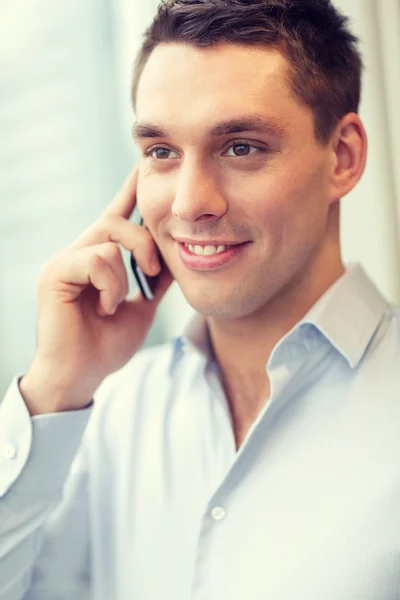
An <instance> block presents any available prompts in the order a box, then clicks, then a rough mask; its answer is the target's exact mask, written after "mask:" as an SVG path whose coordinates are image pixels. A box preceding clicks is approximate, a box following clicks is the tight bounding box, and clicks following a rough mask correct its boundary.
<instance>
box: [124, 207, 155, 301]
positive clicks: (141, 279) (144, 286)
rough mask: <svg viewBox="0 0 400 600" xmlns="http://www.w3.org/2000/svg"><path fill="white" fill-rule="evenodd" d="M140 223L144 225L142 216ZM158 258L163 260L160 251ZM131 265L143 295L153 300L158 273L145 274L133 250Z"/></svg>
mask: <svg viewBox="0 0 400 600" xmlns="http://www.w3.org/2000/svg"><path fill="white" fill-rule="evenodd" d="M139 224H140V225H143V218H142V217H140V221H139ZM158 259H159V260H160V262H161V255H160V253H158ZM161 266H162V262H161ZM131 267H132V272H133V275H134V277H135V279H136V283H137V284H138V286H139V289H140V291H141V293H142V295H143V297H144V298H145V299H146V300H153V298H154V292H155V290H156V287H157V280H158V277H159V276H158V275H155V276H149V275H145V274H144V273H143V271H142V269H141V268H140V267H139V265H138V264H137V262H136V260H135V257H134V256H133V252H131Z"/></svg>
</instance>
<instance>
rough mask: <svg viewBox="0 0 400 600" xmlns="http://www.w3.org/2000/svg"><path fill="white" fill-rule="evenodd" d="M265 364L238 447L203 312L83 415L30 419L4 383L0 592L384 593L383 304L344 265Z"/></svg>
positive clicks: (321, 597) (397, 551) (398, 424)
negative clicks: (263, 397)
mask: <svg viewBox="0 0 400 600" xmlns="http://www.w3.org/2000/svg"><path fill="white" fill-rule="evenodd" d="M238 344H240V340H238ZM266 369H267V371H268V374H269V376H270V380H271V383H272V388H271V396H270V399H269V400H268V402H266V404H265V406H264V408H263V409H262V410H261V412H260V414H259V416H258V417H257V419H256V421H255V422H254V424H253V425H252V427H251V429H250V430H249V432H248V435H247V437H246V439H245V441H244V442H243V444H242V446H241V447H240V449H239V451H236V447H235V439H234V433H233V428H232V421H231V416H230V412H229V409H228V404H227V401H226V398H225V396H224V393H223V390H222V387H221V384H220V379H219V377H218V369H217V365H216V364H215V363H214V362H213V360H212V358H211V355H210V353H209V347H208V338H207V335H206V329H205V327H204V322H203V321H202V319H201V318H197V319H196V320H195V321H194V322H193V323H192V324H191V326H190V327H189V328H188V330H187V331H186V333H185V335H184V336H182V337H180V338H178V339H177V340H176V341H175V342H174V343H173V344H166V345H163V346H161V347H156V348H151V349H146V350H143V351H142V352H139V353H138V354H137V355H136V356H135V357H134V358H133V359H132V360H131V361H130V362H129V363H128V365H127V366H125V367H124V368H123V369H122V370H121V371H120V372H118V373H116V374H114V375H112V376H111V377H109V378H108V379H107V380H106V381H105V382H104V384H103V385H102V386H101V388H100V389H99V392H98V394H97V395H96V398H95V405H94V409H93V408H92V409H91V408H89V409H86V410H82V411H75V412H69V413H61V414H54V415H41V416H35V417H33V418H30V416H29V414H28V412H27V410H26V408H25V404H24V402H23V400H22V398H21V396H20V394H19V391H18V386H17V379H15V380H14V381H13V383H12V385H11V387H10V388H9V391H8V393H7V395H6V397H5V398H4V400H3V402H2V404H1V406H0V456H1V458H0V557H1V558H0V599H1V600H20V599H21V598H24V599H26V600H28V599H29V600H39V599H40V600H83V599H87V598H89V597H90V598H94V599H95V600H128V599H129V600H161V599H162V600H247V599H251V600H266V599H271V600H303V599H304V600H398V599H399V598H400V376H399V373H400V312H399V310H398V309H397V308H395V307H393V306H391V305H390V304H388V302H387V301H386V300H385V299H384V298H383V297H382V295H381V294H380V293H379V291H378V290H377V289H376V287H375V286H374V285H373V284H372V282H371V281H370V280H369V278H368V277H367V275H366V274H365V273H364V271H363V269H362V268H361V267H360V266H359V265H356V266H353V267H352V268H350V269H349V270H348V272H347V273H345V274H344V275H343V276H342V277H341V278H340V279H339V280H338V281H337V282H335V284H334V285H333V286H332V287H331V288H330V289H329V290H328V291H327V292H326V293H325V294H324V296H323V297H322V298H320V300H319V301H318V302H317V303H316V304H315V305H314V307H313V308H312V309H311V310H310V311H309V313H308V314H307V315H306V316H305V317H304V318H303V319H302V320H301V321H300V322H299V323H298V324H297V325H296V326H295V327H294V328H293V329H292V330H291V331H290V332H289V333H288V334H287V335H286V336H285V337H284V338H283V339H282V340H280V342H279V343H278V344H277V345H276V347H275V348H274V350H273V352H272V355H271V357H270V360H269V362H268V364H267V365H266ZM90 415H91V418H90V422H89V425H88V426H87V428H86V431H85V434H84V437H83V442H82V435H83V433H84V430H85V427H86V424H87V421H88V419H89V416H90ZM78 447H79V450H78ZM77 451H78V452H77ZM75 455H76V458H75V460H74V462H73V464H72V468H70V466H71V463H72V461H73V459H74V457H75ZM64 482H65V486H64ZM63 486H64V492H63Z"/></svg>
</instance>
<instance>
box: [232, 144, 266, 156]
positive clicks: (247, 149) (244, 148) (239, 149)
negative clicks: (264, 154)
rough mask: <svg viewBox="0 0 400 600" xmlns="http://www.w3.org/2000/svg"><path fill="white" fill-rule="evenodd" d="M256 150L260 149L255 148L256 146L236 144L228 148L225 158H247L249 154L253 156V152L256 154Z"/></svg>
mask: <svg viewBox="0 0 400 600" xmlns="http://www.w3.org/2000/svg"><path fill="white" fill-rule="evenodd" d="M257 150H260V148H256V146H252V145H251V144H247V143H246V142H236V143H235V144H232V146H230V147H229V148H228V151H227V152H226V156H249V155H250V154H254V152H257ZM231 151H232V152H233V154H232V153H231Z"/></svg>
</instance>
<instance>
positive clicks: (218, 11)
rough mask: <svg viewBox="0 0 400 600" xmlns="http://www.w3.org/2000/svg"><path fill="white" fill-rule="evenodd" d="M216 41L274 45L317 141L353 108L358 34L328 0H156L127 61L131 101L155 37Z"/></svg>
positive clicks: (359, 66)
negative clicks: (132, 59)
mask: <svg viewBox="0 0 400 600" xmlns="http://www.w3.org/2000/svg"><path fill="white" fill-rule="evenodd" d="M218 42H228V43H233V44H234V43H236V44H248V45H261V46H263V45H264V46H269V47H273V48H276V49H277V50H278V51H280V52H281V53H282V54H283V55H284V56H285V57H286V58H287V59H288V62H289V67H290V69H289V77H290V80H289V84H290V86H291V89H292V92H293V93H294V96H295V97H296V98H298V99H299V100H300V101H302V102H303V103H305V104H306V105H307V106H309V107H310V109H311V110H312V112H313V115H314V126H315V137H316V139H317V140H318V141H319V142H320V143H326V142H327V141H328V139H329V137H330V135H331V134H332V132H333V130H334V128H335V126H336V124H337V122H338V121H339V120H340V119H341V118H342V117H343V116H344V115H345V114H347V113H349V112H358V107H359V103H360V94H361V76H362V69H363V64H362V58H361V55H360V53H359V51H358V49H357V42H358V39H357V38H356V37H355V36H354V35H353V34H352V33H351V32H350V31H349V30H348V18H347V17H345V16H344V15H342V14H341V13H339V12H338V10H337V9H336V8H335V7H334V6H333V5H332V3H331V2H330V0H164V1H162V3H161V4H160V6H159V7H158V12H157V14H156V16H155V18H154V20H153V22H152V24H151V25H150V26H149V27H148V29H147V30H146V32H145V33H144V40H143V43H142V46H141V48H140V50H139V52H138V55H137V58H136V61H135V66H134V74H133V84H132V96H133V105H134V107H135V106H136V94H137V87H138V84H139V80H140V76H141V74H142V71H143V69H144V66H145V65H146V62H147V60H148V58H149V56H150V54H151V53H152V51H153V50H154V48H155V47H156V46H157V45H158V44H161V43H185V44H191V45H193V46H196V47H198V48H204V47H207V46H212V45H213V44H217V43H218Z"/></svg>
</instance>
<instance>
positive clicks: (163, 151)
mask: <svg viewBox="0 0 400 600" xmlns="http://www.w3.org/2000/svg"><path fill="white" fill-rule="evenodd" d="M171 154H175V156H171ZM145 155H146V156H151V158H155V159H156V160H165V159H167V158H177V156H178V155H177V153H176V152H174V151H173V150H170V149H169V148H164V147H162V146H156V147H155V148H150V150H147V152H145Z"/></svg>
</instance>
